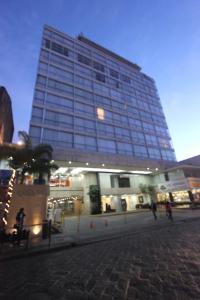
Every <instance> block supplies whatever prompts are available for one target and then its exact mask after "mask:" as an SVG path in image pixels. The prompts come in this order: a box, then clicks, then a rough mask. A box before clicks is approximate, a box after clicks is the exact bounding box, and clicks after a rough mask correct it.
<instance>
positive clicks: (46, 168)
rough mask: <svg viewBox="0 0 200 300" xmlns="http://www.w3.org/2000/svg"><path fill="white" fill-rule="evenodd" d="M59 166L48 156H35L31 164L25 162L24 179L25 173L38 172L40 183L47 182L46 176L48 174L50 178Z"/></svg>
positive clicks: (38, 181)
mask: <svg viewBox="0 0 200 300" xmlns="http://www.w3.org/2000/svg"><path fill="white" fill-rule="evenodd" d="M57 169H58V166H57V165H56V164H54V163H53V161H50V160H49V159H48V158H41V157H39V158H37V159H35V158H33V159H32V161H31V163H30V164H25V165H24V167H23V169H22V181H23V180H24V177H25V174H26V173H29V174H38V180H36V182H37V183H38V184H43V183H44V182H45V180H44V176H45V175H47V176H48V180H49V179H50V176H51V171H52V170H57Z"/></svg>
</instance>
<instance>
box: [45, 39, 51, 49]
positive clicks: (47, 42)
mask: <svg viewBox="0 0 200 300" xmlns="http://www.w3.org/2000/svg"><path fill="white" fill-rule="evenodd" d="M50 45H51V43H50V40H47V39H45V48H47V49H50Z"/></svg>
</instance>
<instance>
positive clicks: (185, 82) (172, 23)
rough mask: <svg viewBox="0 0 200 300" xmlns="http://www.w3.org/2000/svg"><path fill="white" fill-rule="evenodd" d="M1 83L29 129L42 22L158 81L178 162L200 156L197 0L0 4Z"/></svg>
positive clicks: (18, 123) (18, 125)
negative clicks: (86, 40) (78, 37)
mask: <svg viewBox="0 0 200 300" xmlns="http://www.w3.org/2000/svg"><path fill="white" fill-rule="evenodd" d="M0 7H1V9H0V85H3V86H5V87H6V89H7V91H8V93H9V94H10V96H11V99H12V105H13V114H14V123H15V137H14V140H15V141H16V139H17V132H18V131H19V130H26V131H28V129H29V121H30V115H31V106H32V99H33V89H34V84H35V79H36V70H37V64H38V57H39V49H40V45H41V36H42V29H43V25H44V24H48V25H51V26H53V27H55V28H57V29H58V30H60V31H63V32H65V33H67V34H68V35H71V36H73V37H74V36H76V35H78V34H79V33H80V32H82V33H83V34H84V35H85V36H87V37H89V38H90V39H92V40H94V41H95V42H97V43H99V44H101V45H102V46H104V47H106V48H108V49H110V50H112V51H114V52H116V53H117V54H119V55H121V56H123V57H125V58H127V59H128V60H130V61H133V62H135V63H137V64H139V65H140V66H141V67H142V70H143V72H144V73H146V74H147V75H149V76H151V77H153V78H154V79H155V81H156V85H157V88H158V92H159V96H160V98H161V102H162V105H163V108H164V112H165V115H166V119H167V123H168V126H169V131H170V133H171V137H172V142H173V145H174V148H175V152H176V156H177V159H178V160H182V159H184V158H188V157H190V156H194V155H198V154H200V125H199V124H200V1H199V0H77V1H72V0H56V1H53V0H48V1H47V0H43V1H42V0H35V1H29V0H18V1H14V0H7V1H3V0H0Z"/></svg>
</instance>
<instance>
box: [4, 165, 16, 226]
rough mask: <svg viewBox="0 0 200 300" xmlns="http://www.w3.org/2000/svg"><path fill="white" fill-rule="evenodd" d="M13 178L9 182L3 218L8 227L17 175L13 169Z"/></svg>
mask: <svg viewBox="0 0 200 300" xmlns="http://www.w3.org/2000/svg"><path fill="white" fill-rule="evenodd" d="M12 171H13V172H12V176H11V178H10V180H9V182H8V191H7V195H6V204H5V209H4V217H3V218H2V220H3V222H4V225H5V226H6V225H7V224H8V222H7V214H8V213H9V209H8V208H9V207H10V203H11V200H12V194H13V185H14V180H15V175H16V170H14V169H12Z"/></svg>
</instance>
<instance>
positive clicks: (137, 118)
mask: <svg viewBox="0 0 200 300" xmlns="http://www.w3.org/2000/svg"><path fill="white" fill-rule="evenodd" d="M30 136H31V138H32V140H33V142H34V143H36V144H37V143H39V142H45V143H49V144H52V145H53V146H54V148H58V149H65V150H66V152H67V150H68V149H79V150H81V151H85V152H87V151H94V152H97V153H112V154H115V155H126V156H127V155H128V156H132V157H139V158H141V159H143V158H146V159H148V160H157V161H174V160H175V154H174V150H173V147H172V145H171V138H170V136H169V133H168V128H167V124H166V120H165V116H164V113H163V110H162V106H161V103H160V99H159V97H158V93H157V89H156V86H155V82H154V80H153V79H152V78H150V77H149V76H147V75H145V74H144V73H142V72H141V68H140V67H139V66H137V65H136V64H133V63H131V62H129V61H127V60H126V59H124V58H122V57H120V56H118V55H116V54H115V53H113V52H111V51H109V50H107V49H105V48H103V47H101V46H100V45H97V44H95V43H94V42H92V41H90V40H88V39H87V38H85V37H83V36H79V37H78V38H71V37H69V36H67V35H66V34H62V33H60V32H58V31H57V30H55V29H53V28H51V27H48V26H45V28H44V32H43V38H42V46H41V51H40V58H39V65H38V72H37V79H36V85H35V93H34V99H33V109H32V116H31V122H30Z"/></svg>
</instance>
